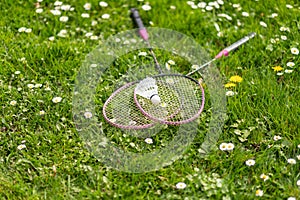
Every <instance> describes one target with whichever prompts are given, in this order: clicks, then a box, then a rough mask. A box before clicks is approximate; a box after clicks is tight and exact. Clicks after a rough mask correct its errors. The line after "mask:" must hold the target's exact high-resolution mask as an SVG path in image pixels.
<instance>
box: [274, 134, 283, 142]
mask: <svg viewBox="0 0 300 200" xmlns="http://www.w3.org/2000/svg"><path fill="white" fill-rule="evenodd" d="M273 139H274V141H278V140H281V137H280V136H279V135H275V136H274V137H273Z"/></svg>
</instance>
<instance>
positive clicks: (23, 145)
mask: <svg viewBox="0 0 300 200" xmlns="http://www.w3.org/2000/svg"><path fill="white" fill-rule="evenodd" d="M25 148H26V145H25V144H20V145H19V146H18V147H17V149H18V150H22V149H25Z"/></svg>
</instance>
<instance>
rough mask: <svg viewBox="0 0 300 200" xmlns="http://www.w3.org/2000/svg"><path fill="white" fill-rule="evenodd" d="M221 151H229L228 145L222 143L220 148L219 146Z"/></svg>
mask: <svg viewBox="0 0 300 200" xmlns="http://www.w3.org/2000/svg"><path fill="white" fill-rule="evenodd" d="M219 149H220V150H221V151H226V150H227V143H221V144H220V146H219Z"/></svg>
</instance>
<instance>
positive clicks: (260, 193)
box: [255, 190, 264, 197]
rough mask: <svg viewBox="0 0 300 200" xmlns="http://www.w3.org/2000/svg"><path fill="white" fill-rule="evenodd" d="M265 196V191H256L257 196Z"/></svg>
mask: <svg viewBox="0 0 300 200" xmlns="http://www.w3.org/2000/svg"><path fill="white" fill-rule="evenodd" d="M263 195H264V191H262V190H256V191H255V196H258V197H261V196H263Z"/></svg>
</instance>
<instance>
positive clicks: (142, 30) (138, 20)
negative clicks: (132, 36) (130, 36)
mask: <svg viewBox="0 0 300 200" xmlns="http://www.w3.org/2000/svg"><path fill="white" fill-rule="evenodd" d="M130 11H131V15H130V17H131V18H132V20H133V21H134V23H135V25H136V26H137V27H138V29H139V35H140V36H141V37H142V38H143V39H144V40H145V41H148V38H149V36H148V33H147V30H146V28H145V26H144V24H143V21H142V19H141V17H140V14H139V12H138V11H137V9H135V8H131V9H130Z"/></svg>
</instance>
